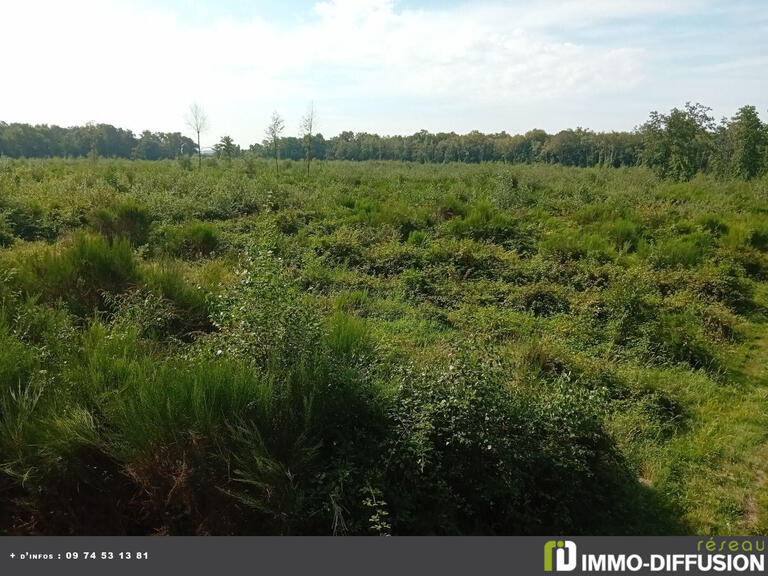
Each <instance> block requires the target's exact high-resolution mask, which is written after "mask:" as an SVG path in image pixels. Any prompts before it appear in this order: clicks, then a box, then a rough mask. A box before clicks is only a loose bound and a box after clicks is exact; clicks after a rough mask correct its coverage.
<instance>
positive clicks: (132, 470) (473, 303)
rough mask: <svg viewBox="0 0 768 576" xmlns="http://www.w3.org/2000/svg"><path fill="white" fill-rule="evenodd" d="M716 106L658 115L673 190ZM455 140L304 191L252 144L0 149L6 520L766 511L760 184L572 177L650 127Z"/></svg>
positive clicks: (441, 527) (0, 420) (734, 518)
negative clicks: (44, 154) (186, 153)
mask: <svg viewBox="0 0 768 576" xmlns="http://www.w3.org/2000/svg"><path fill="white" fill-rule="evenodd" d="M678 112H680V111H678ZM694 112H696V113H698V112H702V111H701V110H698V112H697V111H696V110H684V111H682V116H681V115H680V114H676V115H675V118H674V119H673V120H674V122H671V123H670V124H669V126H666V125H660V129H662V131H664V130H669V133H668V134H661V135H658V136H659V138H661V139H662V141H661V142H662V145H661V148H660V150H661V152H663V153H664V154H666V156H664V158H665V159H664V162H667V168H668V170H669V171H670V172H669V175H670V176H674V177H676V178H677V177H680V178H682V179H686V178H688V177H689V176H690V175H691V170H692V169H693V170H694V172H695V171H697V170H698V171H701V170H702V169H707V170H709V169H710V168H708V167H707V168H702V166H704V165H705V164H706V165H707V166H709V162H710V160H712V159H713V158H714V157H715V156H717V154H719V152H717V148H716V145H719V144H717V142H714V143H710V144H712V146H710V145H709V144H708V143H707V141H706V138H705V137H704V135H703V134H702V133H700V132H698V128H696V130H694V132H696V134H697V136H696V137H697V138H700V140H697V141H696V142H695V146H700V145H701V146H703V147H701V148H699V151H700V152H701V153H702V154H703V153H704V152H706V155H707V157H706V158H705V157H704V156H701V157H699V156H696V155H691V154H690V150H687V149H686V148H685V147H679V146H678V147H677V148H675V147H674V146H673V145H672V141H671V140H670V141H669V142H667V144H664V139H667V138H671V139H673V140H674V139H675V138H677V139H678V140H680V142H682V141H683V138H682V136H681V134H685V133H687V132H686V130H687V129H688V128H690V127H691V126H693V124H695V123H696V122H702V121H703V118H699V119H698V120H696V119H695V118H693V120H696V122H693V123H691V120H692V118H691V115H692V114H694ZM670 116H672V115H670ZM678 116H679V117H678ZM454 136H455V135H454ZM454 136H451V135H445V138H442V137H441V139H438V140H435V141H434V142H433V143H432V146H433V147H435V148H438V147H440V152H439V153H438V152H435V156H430V155H429V154H426V152H425V150H427V148H415V149H414V150H411V151H409V152H407V154H408V155H409V157H410V155H412V154H417V155H418V154H421V155H422V156H423V160H422V161H423V162H424V164H423V165H422V164H405V163H404V164H399V163H398V164H394V163H389V164H387V163H383V162H371V163H366V164H353V163H347V162H326V161H323V160H322V154H318V153H317V151H315V150H314V149H313V150H312V155H313V156H314V157H316V158H320V159H319V160H318V161H317V162H316V163H315V164H314V165H313V169H312V171H311V172H310V174H307V170H306V166H305V165H304V164H300V163H294V162H292V161H291V160H283V161H281V162H280V163H279V170H280V176H279V178H280V179H279V181H278V180H277V174H276V172H275V170H273V169H271V166H272V165H271V163H268V162H267V160H265V159H263V158H258V157H257V153H259V152H258V150H255V151H252V152H250V153H249V156H248V157H247V158H243V157H238V155H236V154H232V157H231V159H230V158H229V156H227V155H226V153H224V151H223V150H222V154H221V159H220V160H219V161H218V162H217V163H211V162H207V165H206V166H205V167H204V168H205V169H203V170H200V171H197V170H196V171H189V170H187V169H186V168H185V163H184V161H181V162H177V161H167V162H154V163H151V162H144V161H131V162H123V161H113V160H108V159H105V158H104V154H103V152H101V151H100V156H101V159H100V160H99V161H98V162H96V163H91V162H88V161H76V160H66V161H63V160H62V161H58V160H57V161H46V162H40V161H29V160H13V159H3V160H2V161H0V187H2V189H3V194H4V195H3V198H2V199H1V200H0V214H1V215H2V216H0V244H2V246H1V247H0V518H2V519H3V521H0V532H3V533H5V532H7V533H23V532H29V531H32V530H34V531H35V532H42V533H54V534H61V533H72V534H124V533H130V534H153V533H166V534H553V533H558V534H566V533H571V534H583V533H592V534H594V533H607V534H634V533H667V534H668V533H713V534H722V533H727V534H733V533H753V532H754V531H755V530H758V529H759V528H760V526H762V525H764V522H765V520H764V518H763V517H758V516H754V515H753V514H751V513H750V512H749V510H753V509H754V506H753V505H752V504H751V503H752V502H762V501H763V500H761V498H763V496H762V492H760V490H761V488H760V487H759V483H758V482H757V481H756V473H755V471H756V469H759V465H760V464H759V462H761V461H762V460H761V457H762V456H761V455H762V454H763V452H762V450H764V449H763V448H762V446H763V444H764V440H765V429H766V428H765V427H766V426H767V425H768V421H767V420H766V417H765V415H766V414H768V412H766V410H765V394H764V389H763V388H764V386H763V384H764V380H765V372H764V366H765V364H766V362H765V360H766V354H767V352H766V343H765V341H764V340H765V338H764V334H765V311H766V309H768V302H767V301H766V295H768V290H766V279H768V241H767V240H766V238H768V234H767V233H766V228H765V226H764V224H763V219H764V214H765V212H766V210H768V205H766V198H765V182H764V180H761V179H760V178H759V177H749V176H747V175H746V174H743V175H742V176H743V178H741V177H740V178H738V179H732V180H718V179H715V178H712V177H709V176H705V175H698V176H694V177H693V178H692V179H691V181H689V182H681V183H669V182H662V181H659V180H658V178H657V176H655V175H654V174H653V173H651V171H649V170H647V169H645V168H641V167H639V168H631V169H628V168H620V169H617V170H612V169H611V170H609V169H605V168H566V167H563V166H558V165H555V164H556V163H567V164H577V165H590V164H592V163H595V162H597V163H600V164H602V165H604V166H606V165H620V164H623V163H626V162H628V160H627V158H629V157H631V153H630V152H627V151H626V150H624V148H623V147H624V145H625V144H626V145H627V146H629V145H632V146H637V145H638V142H637V141H638V140H639V139H641V138H644V137H646V136H647V135H646V136H643V135H642V133H639V134H637V135H635V136H634V138H635V140H632V141H631V142H630V140H631V139H630V140H627V141H626V142H625V141H624V140H622V139H621V138H617V139H616V140H615V141H613V140H612V141H610V142H608V140H605V141H604V142H603V144H606V146H603V145H602V144H599V145H598V144H594V142H599V141H600V138H598V136H599V135H595V134H592V133H590V132H588V131H583V130H581V131H566V132H565V133H561V134H558V135H555V136H556V138H555V137H551V138H550V137H549V136H547V135H546V134H544V133H543V132H532V133H529V134H528V135H526V136H525V137H524V138H522V139H517V140H516V139H515V137H507V136H503V135H500V136H498V137H495V138H492V139H491V140H493V143H494V145H493V146H488V145H487V142H488V140H487V137H483V136H482V135H480V134H478V133H474V134H469V135H466V136H462V137H456V141H454ZM604 136H606V138H607V135H604ZM414 138H420V139H422V140H423V141H424V142H427V141H428V139H429V135H428V134H426V133H424V134H421V135H415V136H414ZM593 138H595V140H592V139H593ZM713 138H714V136H713ZM319 139H320V137H319V136H317V137H314V138H313V143H312V145H313V146H314V145H315V144H316V142H317V141H319ZM141 140H142V141H143V143H142V149H141V150H142V151H143V152H142V153H143V154H153V153H156V152H158V150H159V149H158V148H157V147H156V144H157V142H156V139H155V138H154V137H153V136H152V134H149V135H142V137H141ZM422 140H418V141H419V142H422ZM415 141H416V140H409V141H408V142H411V143H412V142H415ZM403 142H406V141H405V140H401V141H400V145H402V144H403ZM590 142H593V144H594V146H596V148H594V149H593V148H590V147H591V146H593V144H590ZM633 142H634V143H633ZM378 143H381V144H383V142H378ZM607 143H610V147H608V146H607ZM279 144H281V145H282V144H283V142H282V141H281V142H280V143H279ZM299 144H301V143H299ZM330 144H331V141H330V140H329V141H327V142H326V141H323V145H330ZM376 144H377V141H376V140H375V138H373V136H372V135H355V134H351V133H349V134H346V135H344V136H343V137H339V139H334V140H333V142H332V147H333V148H332V149H329V152H328V153H329V154H333V155H339V156H340V157H347V156H348V155H356V156H355V157H358V158H363V157H366V154H370V153H372V152H371V150H372V148H366V146H369V145H371V146H372V145H376ZM705 144H706V146H704V145H705ZM454 145H455V147H454ZM534 145H535V146H534ZM465 146H466V149H464V148H463V147H465ZM665 146H666V148H665ZM89 149H90V148H89ZM292 150H293V149H292V148H291V147H290V146H287V145H286V147H284V148H280V154H281V155H283V157H284V158H286V157H291V155H292V154H293V153H294V152H293V151H292ZM399 150H400V152H399V153H400V154H403V152H402V147H401V148H400V149H399ZM418 150H421V152H418ZM634 150H635V152H634V153H637V150H638V148H634ZM153 151H154V152H153ZM299 152H301V154H302V156H301V157H302V158H303V154H304V152H305V150H304V149H303V147H301V146H299ZM86 153H87V152H86ZM390 153H391V151H390V152H387V151H386V150H384V149H382V151H381V154H382V156H384V157H386V155H387V154H390ZM438 154H441V155H442V157H446V156H447V157H450V158H453V159H457V160H459V159H461V160H466V161H467V162H469V163H472V162H481V161H482V162H484V161H485V160H484V159H492V158H496V157H497V156H498V155H501V156H498V157H499V158H501V157H503V158H506V159H507V160H508V161H509V162H513V161H514V162H517V161H521V162H535V161H537V159H538V160H543V161H546V162H548V163H551V164H550V165H531V166H529V165H522V164H521V165H516V166H514V167H509V166H504V165H501V164H490V163H483V164H481V165H476V166H471V165H467V164H459V163H455V164H446V165H442V166H439V167H438V166H435V165H429V164H428V163H429V162H432V161H434V160H435V158H437V157H438V156H437V155H438ZM458 154H465V157H462V158H459V157H458V156H457V155H458ZM598 157H599V158H598ZM619 157H620V158H619ZM649 162H650V161H649ZM697 166H698V167H697ZM728 166H731V165H730V164H729V165H728ZM712 169H713V170H714V165H713V167H712ZM728 169H729V170H730V168H728ZM718 170H719V168H718ZM761 170H762V168H761ZM717 173H718V174H720V176H723V175H724V174H725V173H722V174H721V173H720V172H717ZM758 176H759V173H758ZM723 177H724V176H723ZM724 478H725V480H724ZM753 516H754V517H753ZM761 522H762V523H763V524H761Z"/></svg>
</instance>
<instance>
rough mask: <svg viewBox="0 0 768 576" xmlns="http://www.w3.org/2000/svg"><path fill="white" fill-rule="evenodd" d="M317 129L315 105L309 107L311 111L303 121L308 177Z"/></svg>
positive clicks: (302, 130)
mask: <svg viewBox="0 0 768 576" xmlns="http://www.w3.org/2000/svg"><path fill="white" fill-rule="evenodd" d="M314 127H315V104H314V102H313V103H311V104H310V105H309V110H307V113H306V114H305V115H304V117H303V118H302V119H301V137H302V138H303V140H304V157H305V158H306V160H307V176H309V167H310V165H311V164H312V134H313V130H314Z"/></svg>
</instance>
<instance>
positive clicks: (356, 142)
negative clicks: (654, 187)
mask: <svg viewBox="0 0 768 576" xmlns="http://www.w3.org/2000/svg"><path fill="white" fill-rule="evenodd" d="M710 112H711V110H710V109H709V108H707V107H705V106H702V105H701V104H691V103H687V104H686V105H685V106H684V107H682V108H673V109H672V110H671V111H670V112H669V113H668V114H662V113H659V112H651V114H650V116H649V118H648V120H647V121H646V122H645V123H644V124H642V125H640V126H638V127H637V128H636V129H634V130H632V131H625V132H593V131H591V130H588V129H584V128H576V129H568V130H562V131H560V132H557V133H555V134H548V133H547V132H545V131H544V130H538V129H537V130H531V131H529V132H526V133H525V134H514V135H513V134H508V133H506V132H500V133H496V134H483V133H481V132H478V131H473V132H470V133H468V134H456V133H454V132H440V133H431V132H427V131H426V130H422V131H420V132H417V133H415V134H412V135H410V136H399V135H396V136H380V135H378V134H370V133H366V132H357V133H355V132H350V131H345V132H342V133H341V134H338V135H337V136H334V137H332V138H328V139H326V138H324V137H323V135H322V134H321V133H317V134H314V133H313V124H314V123H313V120H314V108H312V109H311V110H310V112H309V113H308V114H307V115H306V116H305V117H304V118H303V119H302V122H301V126H302V128H301V134H300V135H299V136H298V137H296V136H282V132H283V127H284V122H283V119H282V118H281V117H280V116H279V115H278V114H277V113H275V114H273V116H272V119H271V122H270V125H269V127H268V128H267V131H266V138H265V139H264V140H263V141H262V142H259V143H255V144H252V145H251V146H249V147H248V148H247V149H242V148H241V147H240V146H239V145H237V144H235V143H234V141H233V140H232V138H231V137H229V136H224V137H222V138H221V140H220V141H219V142H218V143H217V144H216V145H215V146H214V147H213V153H214V154H215V155H216V156H217V157H218V158H225V159H231V158H235V157H238V156H243V155H251V156H257V157H263V158H269V159H274V160H275V161H276V164H275V166H276V169H278V170H279V164H278V163H277V160H279V159H280V158H287V159H291V160H297V161H299V160H304V161H307V169H309V162H310V161H311V160H312V159H313V158H314V159H321V160H353V161H356V160H357V161H362V160H397V161H407V162H422V163H443V162H470V163H479V162H508V163H534V162H543V163H557V164H563V165H566V166H583V167H587V166H612V167H616V168H618V167H621V166H640V165H644V166H648V167H649V168H651V169H653V170H654V171H655V172H656V173H657V174H658V175H659V176H661V177H664V178H670V179H674V180H688V179H690V178H691V177H693V176H694V175H695V174H697V173H699V172H706V173H713V174H716V175H719V176H723V177H729V176H736V177H742V178H752V177H755V176H758V175H760V174H764V173H766V172H768V124H766V123H763V122H762V121H761V119H760V117H759V115H758V113H757V110H756V108H755V107H754V106H743V107H742V108H740V109H739V111H738V112H737V113H736V115H734V116H733V117H732V118H723V119H722V120H721V121H720V122H719V123H716V122H715V120H714V118H713V117H712V116H711V114H710ZM202 119H203V122H202V123H200V122H199V120H200V117H198V123H197V124H195V123H194V122H192V123H190V126H191V127H192V128H193V129H194V130H196V132H197V134H196V135H197V139H198V142H199V132H200V130H199V129H204V127H205V124H206V122H205V120H207V119H206V118H205V117H204V116H203V117H202ZM194 154H198V156H200V154H201V150H200V148H199V146H198V143H196V142H195V141H194V140H192V139H190V138H188V137H186V136H182V135H181V134H180V133H178V132H174V133H163V132H149V131H145V132H142V134H141V135H140V136H136V135H134V134H133V133H132V132H131V131H130V130H123V129H121V128H115V127H114V126H111V125H108V124H89V125H87V126H82V127H72V128H61V127H58V126H47V125H38V126H30V125H28V124H5V123H3V122H0V155H2V156H10V157H30V158H31V157H36V158H40V157H57V156H58V157H68V156H69V157H83V156H88V155H93V156H105V157H115V158H139V159H147V160H158V159H163V158H176V157H179V156H191V155H194Z"/></svg>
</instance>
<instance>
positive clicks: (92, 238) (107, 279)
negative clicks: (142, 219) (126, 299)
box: [14, 233, 138, 316]
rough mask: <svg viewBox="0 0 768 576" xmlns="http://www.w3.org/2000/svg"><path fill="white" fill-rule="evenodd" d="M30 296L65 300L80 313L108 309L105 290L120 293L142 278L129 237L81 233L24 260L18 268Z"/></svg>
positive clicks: (50, 301) (18, 278) (21, 282)
mask: <svg viewBox="0 0 768 576" xmlns="http://www.w3.org/2000/svg"><path fill="white" fill-rule="evenodd" d="M16 273H17V274H16V278H15V280H14V281H15V282H18V283H19V285H20V286H21V288H22V289H23V290H24V292H25V293H26V294H27V295H29V296H34V295H39V296H40V298H41V300H42V301H43V302H48V303H54V302H56V301H57V300H62V301H64V303H65V304H66V305H67V306H68V307H69V309H70V310H71V311H72V312H73V313H74V314H77V315H78V316H85V315H88V314H90V313H91V312H93V311H94V309H102V310H103V309H105V304H106V300H105V298H104V295H105V293H113V294H115V293H119V292H122V291H124V290H126V289H127V288H128V287H130V286H131V285H134V284H135V282H136V280H137V279H138V272H137V268H136V263H135V261H134V259H133V250H132V248H131V245H130V243H129V242H128V241H127V240H122V239H116V240H115V241H113V242H110V241H109V240H107V239H106V238H105V237H103V236H100V235H89V234H83V233H77V234H75V235H74V236H73V238H72V243H71V244H70V245H68V246H65V247H64V248H60V249H59V248H48V249H46V250H43V251H40V252H38V253H34V254H32V255H31V256H29V257H27V258H26V259H24V260H23V261H22V262H21V263H20V264H19V267H18V269H17V270H16Z"/></svg>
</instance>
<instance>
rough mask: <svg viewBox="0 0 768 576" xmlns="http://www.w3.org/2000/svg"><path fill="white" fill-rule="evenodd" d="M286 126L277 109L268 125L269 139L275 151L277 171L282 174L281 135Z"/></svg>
mask: <svg viewBox="0 0 768 576" xmlns="http://www.w3.org/2000/svg"><path fill="white" fill-rule="evenodd" d="M283 128H285V122H284V121H283V118H282V116H280V114H278V113H277V111H275V112H272V119H271V120H270V121H269V126H267V140H269V142H270V143H271V144H272V149H273V151H274V153H275V172H276V173H277V174H280V135H281V134H282V133H283Z"/></svg>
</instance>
